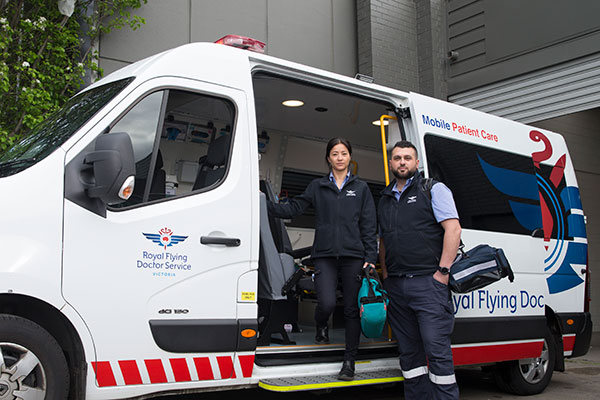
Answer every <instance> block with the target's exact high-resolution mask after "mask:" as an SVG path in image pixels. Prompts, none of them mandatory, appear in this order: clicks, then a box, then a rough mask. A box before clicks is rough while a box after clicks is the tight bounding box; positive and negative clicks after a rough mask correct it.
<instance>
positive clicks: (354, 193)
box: [346, 190, 356, 197]
mask: <svg viewBox="0 0 600 400" xmlns="http://www.w3.org/2000/svg"><path fill="white" fill-rule="evenodd" d="M348 196H350V197H356V191H355V190H346V197H348Z"/></svg>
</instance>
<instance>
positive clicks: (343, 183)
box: [329, 171, 350, 191]
mask: <svg viewBox="0 0 600 400" xmlns="http://www.w3.org/2000/svg"><path fill="white" fill-rule="evenodd" d="M348 179H350V171H348V173H347V174H346V177H345V178H344V182H342V187H340V188H338V190H339V191H341V190H342V189H343V188H344V186H346V182H348ZM329 180H330V181H331V182H333V184H334V185H335V187H337V183H335V178H334V177H333V172H330V173H329Z"/></svg>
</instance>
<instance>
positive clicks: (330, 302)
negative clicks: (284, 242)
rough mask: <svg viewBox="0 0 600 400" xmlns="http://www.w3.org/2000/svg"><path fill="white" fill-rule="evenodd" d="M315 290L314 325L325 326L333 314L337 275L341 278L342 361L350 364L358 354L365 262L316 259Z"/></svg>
mask: <svg viewBox="0 0 600 400" xmlns="http://www.w3.org/2000/svg"><path fill="white" fill-rule="evenodd" d="M314 263H315V270H316V271H318V273H317V274H316V276H315V288H316V289H317V308H316V309H315V321H316V323H317V326H318V327H325V326H327V321H329V317H330V316H331V314H332V313H333V311H334V310H335V304H336V300H337V299H336V297H337V296H336V288H337V283H338V274H339V275H340V276H341V278H342V292H343V298H344V328H345V335H346V350H345V352H344V360H346V361H353V360H354V359H355V358H356V354H357V353H358V345H359V342H360V313H359V311H358V291H359V289H360V285H361V278H360V274H361V270H362V266H363V264H364V261H363V260H362V259H360V258H353V257H340V258H334V257H324V258H315V259H314Z"/></svg>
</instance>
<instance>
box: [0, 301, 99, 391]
mask: <svg viewBox="0 0 600 400" xmlns="http://www.w3.org/2000/svg"><path fill="white" fill-rule="evenodd" d="M0 314H10V315H15V316H19V317H21V318H25V319H28V320H30V321H32V322H35V323H36V324H38V325H40V326H41V327H42V328H44V329H45V330H46V331H48V333H50V335H52V336H53V337H54V338H55V339H56V341H57V342H58V344H59V345H60V347H61V348H62V350H63V353H64V355H65V358H66V359H67V364H68V366H69V374H70V379H71V384H70V388H69V399H83V398H85V386H86V376H87V363H86V361H85V352H84V348H83V343H82V341H81V338H80V337H79V334H78V333H77V330H76V329H75V327H74V326H73V324H72V323H71V321H69V319H68V318H67V317H66V316H65V315H64V314H63V313H61V312H60V311H59V310H58V309H57V308H56V307H54V306H52V305H50V304H48V303H46V302H44V301H42V300H40V299H36V298H34V297H30V296H27V295H22V294H0Z"/></svg>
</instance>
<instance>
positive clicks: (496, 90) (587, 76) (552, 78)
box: [448, 53, 600, 123]
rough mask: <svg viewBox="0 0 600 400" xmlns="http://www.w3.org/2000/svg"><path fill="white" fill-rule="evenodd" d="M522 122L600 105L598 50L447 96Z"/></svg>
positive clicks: (451, 100) (599, 60)
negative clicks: (565, 61) (592, 53)
mask: <svg viewBox="0 0 600 400" xmlns="http://www.w3.org/2000/svg"><path fill="white" fill-rule="evenodd" d="M448 100H449V101H450V102H452V103H456V104H460V105H462V106H465V107H469V108H473V109H477V110H480V111H484V112H487V113H490V114H494V115H499V116H501V117H505V118H509V119H512V120H515V121H520V122H523V123H530V122H534V121H540V120H545V119H548V118H554V117H558V116H561V115H565V114H570V113H574V112H578V111H583V110H588V109H591V108H595V107H600V53H597V54H594V55H592V56H588V57H583V58H579V59H577V60H573V61H569V62H567V63H563V64H559V65H555V66H552V67H549V68H545V69H542V70H538V71H535V72H532V73H528V74H525V75H521V76H518V77H516V78H511V79H507V80H504V81H502V82H498V83H494V84H491V85H487V86H483V87H479V88H477V89H473V90H469V91H467V92H463V93H460V94H456V95H453V96H450V97H449V98H448Z"/></svg>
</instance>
